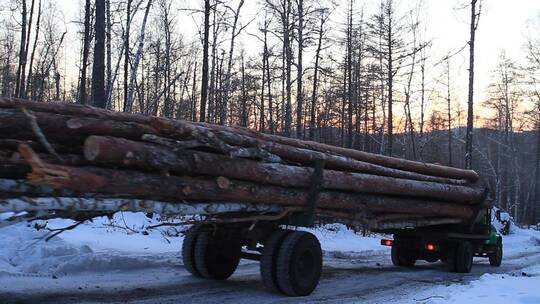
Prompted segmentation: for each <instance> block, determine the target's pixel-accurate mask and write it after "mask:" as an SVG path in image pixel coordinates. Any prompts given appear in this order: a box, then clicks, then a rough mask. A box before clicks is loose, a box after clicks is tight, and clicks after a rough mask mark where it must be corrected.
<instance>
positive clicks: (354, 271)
mask: <svg viewBox="0 0 540 304" xmlns="http://www.w3.org/2000/svg"><path fill="white" fill-rule="evenodd" d="M96 227H98V225H97V224H96V223H94V224H93V225H89V226H87V227H82V228H81V230H80V231H70V232H67V233H66V234H65V235H62V237H61V238H57V239H56V240H53V241H51V242H48V243H47V244H42V243H37V244H36V243H34V242H35V241H32V242H33V243H29V240H26V239H24V238H25V237H27V235H26V233H28V231H26V230H27V229H28V228H26V227H23V226H18V227H8V228H4V229H2V230H0V235H1V236H2V238H1V240H0V303H2V304H3V303H260V304H262V303H298V302H302V303H389V302H394V303H429V304H438V303H468V302H470V303H473V302H474V303H475V304H479V303H490V304H494V303H505V304H506V303H526V304H532V303H540V232H538V231H529V230H516V232H515V233H514V234H512V235H510V236H508V237H506V238H505V240H504V242H505V249H506V250H505V251H506V252H505V259H504V261H503V266H502V267H500V268H493V267H491V266H489V264H488V263H487V260H484V259H476V260H475V265H474V267H473V271H472V272H471V273H470V274H465V275H463V274H455V273H448V272H447V271H446V270H445V266H444V265H443V264H442V263H435V264H428V263H425V262H419V263H418V265H417V266H416V267H414V268H397V267H394V266H392V265H391V262H390V257H389V250H388V248H384V247H380V246H378V244H377V239H376V238H369V237H368V238H362V237H360V236H357V235H354V234H353V233H352V232H350V231H348V230H345V229H344V227H342V226H338V225H336V226H335V227H330V228H333V229H330V230H316V231H315V233H316V234H317V236H318V237H319V239H320V240H321V243H322V245H323V249H324V250H325V257H324V261H325V262H324V264H325V265H324V269H323V276H322V279H321V282H320V284H319V286H318V288H317V289H316V290H315V292H314V293H313V294H312V295H311V296H309V297H305V298H285V297H282V296H279V295H273V294H269V293H267V292H266V291H265V290H264V288H263V286H262V283H261V282H260V278H259V268H258V263H255V262H249V261H248V262H244V263H242V265H240V267H239V268H238V270H237V272H236V273H235V274H234V275H233V276H232V277H231V278H230V279H229V280H227V281H224V282H215V281H206V280H202V279H196V278H193V277H191V276H190V275H189V274H188V273H187V272H186V271H185V269H184V268H183V266H182V265H181V260H180V257H179V255H178V253H177V252H176V248H178V247H179V246H180V239H179V238H173V239H170V240H171V241H172V242H171V243H167V242H165V241H164V239H163V238H162V237H161V236H160V235H150V236H143V235H139V234H132V235H128V236H126V235H123V234H120V233H118V232H114V231H113V232H111V231H109V232H108V233H104V232H103V231H100V230H99V229H96ZM103 235H105V237H104V236H103ZM17 242H18V244H16V243H17ZM126 242H127V243H126ZM126 247H127V249H129V250H125V249H126ZM9 248H11V249H13V248H17V250H16V252H14V251H13V250H11V249H9ZM107 248H108V249H107ZM120 249H124V250H120ZM10 250H11V251H10ZM17 252H18V253H17Z"/></svg>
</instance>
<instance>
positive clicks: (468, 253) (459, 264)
mask: <svg viewBox="0 0 540 304" xmlns="http://www.w3.org/2000/svg"><path fill="white" fill-rule="evenodd" d="M473 257H474V250H473V246H472V244H471V242H468V241H463V242H460V243H459V244H458V245H457V247H456V252H455V256H454V261H455V263H454V265H455V271H456V272H459V273H469V272H471V269H472V264H473Z"/></svg>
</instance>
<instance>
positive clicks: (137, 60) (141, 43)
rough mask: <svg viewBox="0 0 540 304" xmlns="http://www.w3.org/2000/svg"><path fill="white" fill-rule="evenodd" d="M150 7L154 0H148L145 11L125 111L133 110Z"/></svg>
mask: <svg viewBox="0 0 540 304" xmlns="http://www.w3.org/2000/svg"><path fill="white" fill-rule="evenodd" d="M150 8H152V0H148V3H147V5H146V9H145V12H144V18H143V21H142V25H141V32H140V33H139V37H138V39H137V52H136V53H135V57H134V59H133V65H132V68H131V75H130V77H129V86H128V102H127V105H125V106H124V112H131V111H133V97H134V94H135V81H136V79H137V71H138V69H139V63H140V61H141V56H142V52H143V48H144V39H145V34H146V23H147V20H148V14H149V13H150Z"/></svg>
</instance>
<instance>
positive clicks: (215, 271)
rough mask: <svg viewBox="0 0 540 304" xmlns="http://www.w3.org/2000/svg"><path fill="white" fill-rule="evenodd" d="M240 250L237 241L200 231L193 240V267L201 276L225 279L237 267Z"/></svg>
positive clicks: (240, 247)
mask: <svg viewBox="0 0 540 304" xmlns="http://www.w3.org/2000/svg"><path fill="white" fill-rule="evenodd" d="M241 250H242V246H241V244H240V243H239V242H235V241H234V240H230V239H227V238H225V237H219V236H217V235H215V234H212V233H211V232H206V231H204V232H200V233H199V235H198V236H197V240H196V241H195V268H196V269H197V271H198V272H199V273H200V275H201V276H202V277H203V278H206V279H212V280H225V279H227V278H228V277H230V276H231V275H232V274H233V273H234V271H235V270H236V267H238V263H239V262H240V254H241Z"/></svg>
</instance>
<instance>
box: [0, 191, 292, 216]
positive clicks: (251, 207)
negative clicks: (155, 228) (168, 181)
mask: <svg viewBox="0 0 540 304" xmlns="http://www.w3.org/2000/svg"><path fill="white" fill-rule="evenodd" d="M58 210H62V211H69V212H88V211H90V212H117V211H134V212H154V213H157V214H161V215H178V214H182V215H218V214H222V213H233V212H234V213H253V212H257V213H261V212H279V211H281V210H282V208H280V207H279V206H276V205H264V204H244V203H236V202H221V203H193V204H186V203H183V202H163V201H155V200H142V199H122V198H92V197H56V196H55V197H38V198H30V197H14V198H1V199H0V213H2V212H23V211H27V212H29V211H58Z"/></svg>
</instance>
